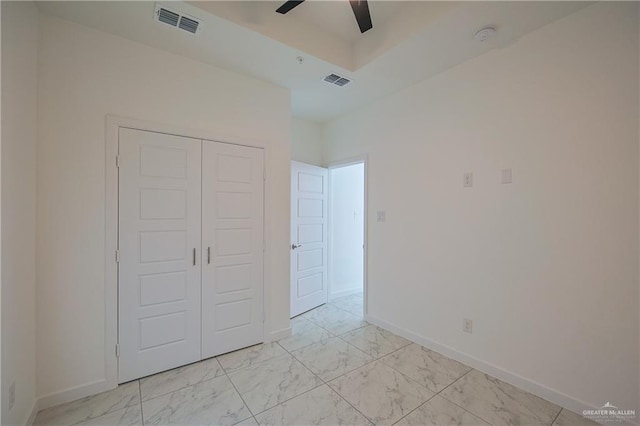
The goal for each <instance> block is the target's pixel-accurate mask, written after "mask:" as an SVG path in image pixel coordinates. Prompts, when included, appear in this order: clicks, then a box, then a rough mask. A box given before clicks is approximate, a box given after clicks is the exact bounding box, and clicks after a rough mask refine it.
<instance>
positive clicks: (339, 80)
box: [323, 74, 351, 87]
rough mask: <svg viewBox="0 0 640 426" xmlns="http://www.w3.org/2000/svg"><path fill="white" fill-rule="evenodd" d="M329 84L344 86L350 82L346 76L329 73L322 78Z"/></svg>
mask: <svg viewBox="0 0 640 426" xmlns="http://www.w3.org/2000/svg"><path fill="white" fill-rule="evenodd" d="M323 80H324V81H326V82H327V83H329V84H335V85H336V86H340V87H342V86H345V85H347V84H349V83H350V82H351V80H349V79H348V78H345V77H342V76H339V75H338V74H329V75H328V76H326V77H325V78H323Z"/></svg>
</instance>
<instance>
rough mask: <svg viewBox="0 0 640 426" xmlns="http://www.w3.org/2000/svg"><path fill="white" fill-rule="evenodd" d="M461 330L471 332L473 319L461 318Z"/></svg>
mask: <svg viewBox="0 0 640 426" xmlns="http://www.w3.org/2000/svg"><path fill="white" fill-rule="evenodd" d="M462 331H464V332H465V333H469V334H471V333H473V321H472V320H470V319H469V318H465V319H463V320H462Z"/></svg>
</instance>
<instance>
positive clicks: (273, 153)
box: [37, 16, 291, 401]
mask: <svg viewBox="0 0 640 426" xmlns="http://www.w3.org/2000/svg"><path fill="white" fill-rule="evenodd" d="M39 59H40V61H39V85H40V86H39V103H38V108H39V109H38V113H39V126H38V130H39V139H38V178H37V179H38V217H37V223H38V235H39V236H38V245H37V249H38V265H37V268H38V269H37V271H38V303H37V312H38V315H37V327H38V337H37V345H38V359H37V366H38V368H37V378H38V394H39V396H41V397H44V399H45V400H46V401H52V400H54V399H55V398H53V397H55V396H56V395H57V394H58V393H59V392H61V391H65V390H69V389H71V388H73V387H76V386H84V385H86V384H88V383H92V382H98V383H100V382H101V381H104V379H105V372H104V366H105V347H104V339H105V309H104V304H105V297H104V290H105V289H104V274H105V259H106V256H105V249H104V245H105V235H104V232H105V231H104V230H105V116H106V115H107V114H114V115H118V116H123V117H128V118H134V119H141V120H148V121H152V122H157V123H163V124H168V125H173V126H179V127H183V128H187V129H194V130H198V129H200V130H202V131H204V132H206V133H207V134H208V135H209V134H218V133H219V134H221V135H225V136H226V135H235V136H237V137H238V138H243V139H244V138H251V139H256V140H260V141H265V142H266V143H267V144H268V147H267V153H266V155H267V160H266V167H267V183H266V203H267V205H266V210H265V212H266V230H267V231H266V232H267V234H266V240H267V244H268V250H267V256H266V258H265V273H266V278H265V285H266V286H267V293H266V298H265V299H266V312H267V324H266V331H267V334H268V333H269V332H274V331H278V330H283V329H284V330H286V329H288V327H289V315H288V312H289V252H288V250H287V246H288V243H289V237H288V235H289V170H290V139H291V124H290V123H291V108H290V93H289V91H288V90H286V89H283V88H279V87H277V86H274V85H271V84H267V83H264V82H260V81H257V80H255V79H252V78H248V77H244V76H241V75H239V74H235V73H232V72H228V71H224V70H221V69H218V68H215V67H212V66H208V65H204V64H201V63H197V62H194V61H191V60H189V59H186V58H184V57H178V56H175V55H172V54H169V53H165V52H162V51H159V50H156V49H153V48H149V47H146V46H143V45H140V44H137V43H134V42H130V41H127V40H125V39H121V38H118V37H114V36H111V35H107V34H105V33H101V32H98V31H95V30H91V29H88V28H85V27H82V26H79V25H76V24H73V23H69V22H65V21H61V20H59V19H56V18H50V17H45V16H43V17H42V19H41V27H40V58H39ZM109 164H112V163H111V161H110V163H109ZM109 258H111V257H110V256H109ZM108 350H109V353H111V351H112V350H113V349H112V348H108ZM52 395H53V397H52Z"/></svg>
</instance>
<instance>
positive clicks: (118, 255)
mask: <svg viewBox="0 0 640 426" xmlns="http://www.w3.org/2000/svg"><path fill="white" fill-rule="evenodd" d="M116 263H120V250H116Z"/></svg>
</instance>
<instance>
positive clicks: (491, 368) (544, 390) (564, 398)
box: [365, 315, 637, 425]
mask: <svg viewBox="0 0 640 426" xmlns="http://www.w3.org/2000/svg"><path fill="white" fill-rule="evenodd" d="M365 321H367V322H370V323H371V324H373V325H377V326H378V327H380V328H383V329H385V330H387V331H390V332H392V333H395V334H397V335H399V336H402V337H404V338H405V339H408V340H411V341H412V342H414V343H417V344H419V345H422V346H424V347H425V348H428V349H432V350H434V351H436V352H438V353H440V354H442V355H445V356H448V357H449V358H452V359H455V360H456V361H459V362H461V363H463V364H466V365H468V366H469V367H473V368H475V369H476V370H478V371H481V372H483V373H486V374H488V375H490V376H493V377H495V378H498V379H500V380H502V381H504V382H507V383H510V384H512V385H513V386H516V387H518V388H520V389H523V390H525V391H527V392H530V393H532V394H534V395H537V396H539V397H540V398H543V399H546V400H547V401H549V402H552V403H554V404H556V405H559V406H560V407H563V408H566V409H567V410H571V411H573V412H574V413H582V411H583V410H592V409H597V408H599V407H598V406H596V405H595V404H590V403H588V402H585V401H582V400H580V399H578V398H574V397H572V396H570V395H567V394H565V393H563V392H560V391H557V390H555V389H551V388H549V387H547V386H545V385H542V384H540V383H537V382H535V381H533V380H530V379H527V378H525V377H522V376H520V375H518V374H516V373H513V372H511V371H508V370H505V369H503V368H500V367H498V366H496V365H493V364H490V363H488V362H485V361H483V360H481V359H478V358H476V357H474V356H471V355H469V354H466V353H464V352H460V351H458V350H456V349H454V348H452V347H450V346H447V345H443V344H441V343H438V342H435V341H433V340H431V339H428V338H426V337H423V336H420V335H419V334H417V333H414V332H412V331H410V330H407V329H405V328H402V327H398V326H396V325H394V324H391V323H389V322H386V321H384V320H381V319H379V318H376V317H373V316H371V315H365ZM622 424H624V423H622ZM627 424H629V425H631V424H637V423H627Z"/></svg>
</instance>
